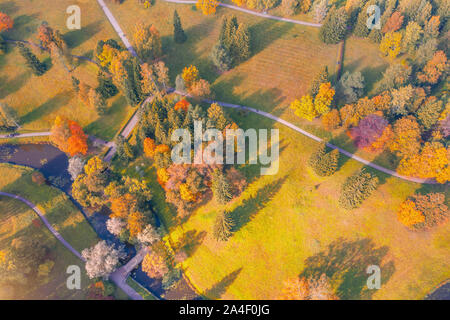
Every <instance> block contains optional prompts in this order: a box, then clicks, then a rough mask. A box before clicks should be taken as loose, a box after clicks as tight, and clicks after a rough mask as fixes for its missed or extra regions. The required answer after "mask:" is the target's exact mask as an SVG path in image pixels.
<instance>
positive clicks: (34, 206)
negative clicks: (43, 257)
mask: <svg viewBox="0 0 450 320" xmlns="http://www.w3.org/2000/svg"><path fill="white" fill-rule="evenodd" d="M0 196H5V197H9V198H14V199H17V200H20V201H22V202H23V203H25V204H26V205H27V206H29V207H30V208H31V209H33V211H34V212H35V213H36V214H37V215H38V216H39V218H41V220H42V222H44V224H45V226H46V227H47V229H48V230H49V231H50V232H51V233H52V234H53V235H54V236H55V238H56V239H58V240H59V242H61V243H62V244H63V245H64V246H65V247H66V248H67V249H69V250H70V251H71V252H72V253H73V254H74V255H76V256H77V257H78V258H79V259H81V260H82V261H85V260H84V258H83V257H82V256H81V254H80V253H79V252H78V251H77V250H75V249H74V248H73V247H72V246H71V245H70V244H69V243H68V242H67V241H66V240H65V239H64V238H63V237H62V236H61V234H60V233H59V232H58V231H56V230H55V228H53V227H52V225H51V224H50V222H49V221H48V220H47V218H46V217H45V215H44V213H43V212H42V211H41V210H40V209H39V208H38V207H36V205H35V204H34V203H32V202H31V201H28V200H27V199H24V198H22V197H21V196H18V195H15V194H11V193H7V192H2V191H0Z"/></svg>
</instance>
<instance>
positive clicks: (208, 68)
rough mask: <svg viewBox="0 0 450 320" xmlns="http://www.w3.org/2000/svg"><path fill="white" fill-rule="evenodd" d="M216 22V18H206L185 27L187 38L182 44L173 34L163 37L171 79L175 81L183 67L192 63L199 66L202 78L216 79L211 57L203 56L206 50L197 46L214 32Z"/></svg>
mask: <svg viewBox="0 0 450 320" xmlns="http://www.w3.org/2000/svg"><path fill="white" fill-rule="evenodd" d="M215 23H216V21H215V20H206V21H203V22H202V23H199V24H197V25H195V26H192V27H190V28H187V29H185V32H186V35H187V40H186V42H185V43H182V44H178V43H175V42H174V40H173V36H172V35H170V36H165V37H162V39H161V42H162V46H163V52H165V53H166V58H165V60H166V62H167V64H168V66H169V75H170V79H172V80H173V82H174V81H175V77H176V76H177V75H178V74H180V73H181V72H182V71H183V68H184V67H187V66H189V65H190V64H193V65H195V66H196V67H197V68H198V70H199V73H200V77H201V78H204V79H207V80H208V81H210V82H211V81H213V80H214V79H215V78H214V77H217V75H216V74H215V72H213V68H212V62H211V61H209V59H204V58H201V56H202V54H203V53H204V52H200V51H199V49H198V48H197V44H198V43H199V42H200V41H202V40H203V39H205V38H207V37H208V36H209V34H210V33H211V32H212V30H213V28H214V24H215ZM211 49H212V47H211V48H210V50H211Z"/></svg>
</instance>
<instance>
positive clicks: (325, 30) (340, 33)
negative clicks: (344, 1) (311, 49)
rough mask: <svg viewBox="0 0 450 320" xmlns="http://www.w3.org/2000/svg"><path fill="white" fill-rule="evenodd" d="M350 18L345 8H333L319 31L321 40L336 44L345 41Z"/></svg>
mask: <svg viewBox="0 0 450 320" xmlns="http://www.w3.org/2000/svg"><path fill="white" fill-rule="evenodd" d="M347 20H348V16H347V13H346V12H345V10H344V8H340V9H335V8H333V9H332V10H331V11H330V12H329V13H328V16H327V18H326V19H325V22H324V23H323V25H322V27H321V28H320V31H319V38H320V40H322V41H323V42H324V43H327V44H336V43H338V42H340V41H342V40H344V37H345V34H346V32H347Z"/></svg>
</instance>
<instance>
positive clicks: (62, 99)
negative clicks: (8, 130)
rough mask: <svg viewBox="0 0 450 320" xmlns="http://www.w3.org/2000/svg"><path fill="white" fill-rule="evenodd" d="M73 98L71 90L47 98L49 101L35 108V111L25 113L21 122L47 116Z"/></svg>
mask: <svg viewBox="0 0 450 320" xmlns="http://www.w3.org/2000/svg"><path fill="white" fill-rule="evenodd" d="M71 99H72V94H71V92H70V91H64V92H61V93H59V94H57V95H56V96H54V97H53V98H51V99H49V100H47V102H45V103H43V104H41V105H40V106H39V107H37V108H36V109H34V110H33V111H31V112H29V113H27V114H26V115H24V116H23V117H22V119H21V123H22V124H25V123H29V122H33V121H35V120H37V119H39V118H41V117H43V116H46V115H48V114H50V113H52V112H54V111H56V110H58V109H59V108H60V107H62V106H64V105H66V104H67V103H68V102H69V101H70V100H71Z"/></svg>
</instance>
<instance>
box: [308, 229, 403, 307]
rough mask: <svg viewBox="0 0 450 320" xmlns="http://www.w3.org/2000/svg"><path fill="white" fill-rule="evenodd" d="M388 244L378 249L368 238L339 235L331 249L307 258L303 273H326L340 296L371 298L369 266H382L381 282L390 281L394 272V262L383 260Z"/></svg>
mask: <svg viewBox="0 0 450 320" xmlns="http://www.w3.org/2000/svg"><path fill="white" fill-rule="evenodd" d="M388 251H389V248H388V247H387V246H383V247H379V248H376V247H375V244H374V243H373V241H372V240H371V239H369V238H364V239H361V240H356V241H352V240H345V239H343V238H339V239H337V240H336V241H334V242H332V243H331V244H329V245H328V248H327V249H326V250H324V251H322V252H319V253H318V254H316V255H314V256H311V257H309V258H307V259H306V261H305V268H304V270H303V272H302V273H301V275H300V276H304V277H307V278H315V277H320V275H321V274H326V276H327V277H328V278H329V279H330V282H331V285H332V286H333V287H334V288H335V290H336V294H337V295H338V296H339V298H340V299H370V298H371V297H372V295H373V294H374V293H375V290H370V289H368V288H367V279H368V277H369V276H370V275H369V274H367V273H366V270H367V267H368V266H371V265H377V266H379V267H380V269H381V283H382V284H384V283H387V281H388V280H389V279H390V277H391V276H392V275H393V273H394V272H395V267H394V263H393V262H392V261H389V262H385V263H383V258H384V257H385V256H386V255H387V253H388Z"/></svg>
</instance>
